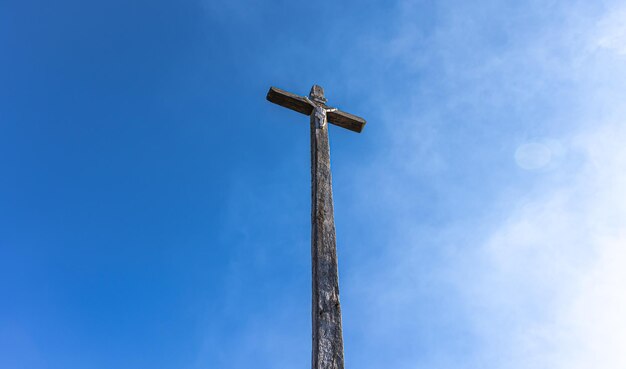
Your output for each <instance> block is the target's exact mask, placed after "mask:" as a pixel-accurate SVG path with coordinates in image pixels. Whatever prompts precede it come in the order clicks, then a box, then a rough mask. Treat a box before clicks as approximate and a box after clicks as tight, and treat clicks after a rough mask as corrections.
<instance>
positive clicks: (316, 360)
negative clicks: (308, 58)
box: [267, 85, 365, 369]
mask: <svg viewBox="0 0 626 369" xmlns="http://www.w3.org/2000/svg"><path fill="white" fill-rule="evenodd" d="M267 100H269V101H271V102H273V103H275V104H278V105H280V106H283V107H285V108H289V109H291V110H295V111H297V112H298V113H302V114H305V115H310V116H311V192H312V193H311V200H312V204H311V259H312V267H313V268H312V269H313V308H312V311H311V315H312V318H313V332H312V333H313V334H312V336H313V353H312V360H311V367H312V369H344V365H343V335H342V331H341V306H340V305H339V276H338V271H337V246H336V238H335V217H334V215H333V192H332V183H331V175H330V146H329V144H328V124H327V123H332V124H335V125H337V126H340V127H343V128H346V129H349V130H351V131H355V132H357V133H358V132H361V130H362V129H363V126H365V119H363V118H360V117H357V116H355V115H352V114H349V113H346V112H343V111H341V110H338V109H335V108H331V107H329V106H327V105H326V98H325V97H324V89H323V88H322V87H320V86H317V85H315V86H313V87H312V88H311V93H310V94H309V96H308V97H306V96H298V95H294V94H292V93H289V92H287V91H283V90H281V89H278V88H275V87H270V90H269V92H268V93H267Z"/></svg>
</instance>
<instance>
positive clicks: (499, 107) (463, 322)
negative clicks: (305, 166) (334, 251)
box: [346, 2, 626, 369]
mask: <svg viewBox="0 0 626 369" xmlns="http://www.w3.org/2000/svg"><path fill="white" fill-rule="evenodd" d="M405 3H406V4H405V5H404V6H403V7H401V9H405V10H406V8H407V6H408V5H407V4H409V3H414V2H405ZM491 5H492V6H487V7H486V8H484V9H482V10H477V9H470V8H467V9H461V8H462V6H459V7H458V8H456V9H454V8H453V7H452V8H448V9H445V8H444V7H442V8H441V9H440V10H439V13H437V14H438V16H439V17H440V20H439V21H440V25H439V29H437V27H435V29H434V30H432V31H431V32H430V33H428V34H424V33H420V32H415V27H416V26H414V22H412V21H411V20H410V18H411V13H410V12H409V13H408V14H403V15H402V16H401V17H400V19H403V20H402V21H401V22H398V24H397V32H396V35H397V37H395V38H394V39H393V40H392V41H391V42H390V43H389V45H390V46H389V50H390V51H391V55H393V57H394V58H396V59H398V60H404V61H405V62H406V63H405V64H404V65H403V66H398V68H405V69H406V70H412V71H414V72H415V73H417V74H420V73H422V76H421V78H420V79H416V86H415V87H414V88H413V89H412V90H411V91H410V93H407V96H406V97H404V98H403V102H404V103H408V106H409V108H408V109H405V110H404V112H403V113H401V114H398V113H397V110H396V111H393V112H391V113H390V112H381V116H382V117H383V118H384V122H385V124H387V128H388V131H387V134H388V135H389V138H388V143H389V147H390V148H387V149H385V150H382V151H381V152H380V154H381V156H380V157H379V158H378V159H377V160H376V161H375V162H374V163H372V164H370V165H369V166H366V167H363V168H360V169H359V170H360V171H361V172H360V173H359V176H358V177H359V178H363V177H364V176H365V177H367V176H368V174H371V176H370V177H369V178H368V179H369V180H370V182H369V183H373V186H372V188H374V189H375V190H370V189H364V190H362V191H360V193H359V194H357V195H355V196H356V197H355V198H354V201H355V205H354V207H355V208H356V209H358V210H360V211H361V212H362V213H363V214H367V213H368V211H369V210H371V209H374V211H375V212H376V216H377V217H379V218H382V219H383V221H384V219H387V222H384V224H385V226H387V225H391V226H390V227H389V229H386V230H382V231H381V232H382V233H383V234H384V235H385V236H384V237H381V238H382V239H385V240H386V242H385V244H384V245H379V246H382V247H383V248H384V251H380V252H378V254H377V258H376V260H371V262H370V263H364V264H363V265H354V266H350V267H351V268H352V269H351V270H353V274H352V275H353V276H354V277H353V279H349V281H348V287H346V289H352V290H356V291H357V292H355V293H354V298H355V299H357V300H359V301H365V302H367V303H366V304H360V305H359V308H360V309H355V311H352V313H354V314H359V316H358V317H356V318H353V319H354V322H355V323H354V324H355V325H356V324H357V323H356V322H357V321H358V322H359V323H358V324H359V325H360V328H359V329H360V330H359V334H361V335H363V336H366V337H365V338H364V337H355V338H354V340H355V342H358V345H360V347H367V346H368V345H371V346H372V347H375V346H378V347H379V349H380V350H381V351H382V352H383V353H379V354H373V353H372V352H366V353H353V355H354V357H355V361H358V364H360V366H361V367H372V368H374V367H379V366H380V365H382V364H383V363H387V366H391V365H392V366H393V367H395V368H421V367H424V368H426V367H428V368H447V367H456V368H459V367H463V368H478V367H480V368H502V367H507V368H520V369H521V368H528V369H530V368H533V369H537V368H581V369H583V368H596V367H602V368H609V369H613V368H615V369H618V368H623V367H626V360H625V359H624V355H623V345H624V343H626V318H625V317H624V314H623V313H622V312H623V311H626V293H625V292H624V291H625V290H626V272H625V271H624V270H625V269H624V267H623V266H624V265H626V174H625V173H626V172H624V170H623V168H626V146H625V145H624V142H626V128H625V127H626V124H625V123H626V122H625V120H626V108H625V107H624V103H623V102H624V101H626V90H624V88H623V86H625V85H626V84H625V83H626V58H624V55H625V54H626V52H625V50H626V37H625V35H626V33H625V30H626V28H624V24H626V12H625V9H626V8H623V7H620V6H618V5H616V4H612V3H604V4H599V5H598V6H595V7H593V6H585V5H582V4H577V5H571V4H560V3H558V2H553V3H550V4H545V6H544V5H543V4H541V5H540V4H534V5H533V4H531V2H526V3H525V4H524V5H525V6H527V7H526V8H524V9H517V7H515V6H513V5H512V6H505V5H504V4H495V3H494V4H491ZM409 8H411V7H409ZM546 9H547V11H546V14H544V15H543V16H542V12H544V11H545V10H546ZM518 11H519V12H518ZM500 16H502V17H503V18H505V19H506V18H507V17H508V20H506V21H501V20H498V21H493V19H501V18H500ZM546 17H547V18H546ZM552 17H554V19H549V18H552ZM499 31H501V32H503V34H501V35H499V36H498V35H489V32H499ZM429 47H432V48H435V49H436V51H429V49H428V48H429ZM435 60H438V61H439V64H438V65H437V66H433V65H432V63H433V62H434V61H435ZM427 72H430V74H427ZM424 74H426V75H424ZM436 78H439V81H438V82H436V81H435V79H436ZM429 88H430V91H428V89H429ZM420 99H421V100H427V101H428V102H431V103H433V102H434V101H437V102H438V103H436V104H435V103H433V104H432V105H431V106H426V105H425V104H420V103H419V102H416V101H419V100H420ZM391 104H392V105H393V103H391ZM451 121H452V122H453V123H457V125H456V126H453V125H452V124H451V123H450V122H451ZM407 132H409V133H407ZM487 143H488V144H489V145H490V146H489V147H483V146H481V145H484V144H487ZM455 145H456V146H455ZM481 185H482V186H483V187H482V190H481ZM373 191H376V193H374V192H373ZM372 199H376V200H374V201H373V200H372ZM359 204H367V206H366V205H359ZM381 263H382V265H383V267H381V266H380V265H381ZM357 310H362V312H358V311H357ZM363 322H365V323H363ZM352 328H354V327H352ZM391 337H393V338H394V339H390V338H391ZM391 353H393V354H391ZM381 355H382V356H384V358H382V357H381V358H380V361H377V360H376V359H375V358H377V357H379V356H381ZM368 365H369V366H368Z"/></svg>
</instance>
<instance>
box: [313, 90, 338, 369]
mask: <svg viewBox="0 0 626 369" xmlns="http://www.w3.org/2000/svg"><path fill="white" fill-rule="evenodd" d="M309 98H310V100H312V101H313V102H314V103H316V104H324V103H325V102H326V99H325V98H324V90H323V89H322V88H321V87H320V86H313V88H311V93H310V95H309ZM311 183H312V208H311V223H312V224H311V225H312V230H311V232H312V237H311V257H312V267H313V309H312V315H313V357H312V369H344V363H343V335H342V330H341V306H340V305H339V276H338V270H337V247H336V239H335V218H334V215H333V193H332V187H331V174H330V146H329V143H328V124H327V122H326V121H325V119H322V118H321V117H320V116H319V115H316V114H315V112H313V114H311Z"/></svg>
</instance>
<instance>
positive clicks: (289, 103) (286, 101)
mask: <svg viewBox="0 0 626 369" xmlns="http://www.w3.org/2000/svg"><path fill="white" fill-rule="evenodd" d="M267 100H268V101H271V102H273V103H274V104H278V105H280V106H284V107H285V108H288V109H291V110H294V111H297V112H298V113H302V114H304V115H311V111H313V107H312V106H311V104H309V102H308V101H306V99H305V98H304V97H302V96H298V95H295V94H292V93H290V92H287V91H284V90H281V89H280V88H276V87H270V90H269V91H268V92H267ZM322 105H323V106H324V107H325V108H327V109H330V107H329V106H326V105H324V104H322ZM328 122H329V123H332V124H335V125H337V126H339V127H343V128H346V129H349V130H351V131H354V132H359V133H360V132H361V131H362V130H363V127H365V124H366V123H367V122H366V121H365V119H363V118H361V117H357V116H356V115H352V114H350V113H346V112H344V111H341V110H337V111H334V112H328Z"/></svg>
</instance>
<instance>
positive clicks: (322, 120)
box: [303, 96, 337, 128]
mask: <svg viewBox="0 0 626 369" xmlns="http://www.w3.org/2000/svg"><path fill="white" fill-rule="evenodd" d="M303 97H304V99H305V100H306V101H307V102H308V103H309V104H311V106H313V114H315V116H316V117H317V123H318V124H319V126H318V127H316V128H324V126H326V122H327V121H328V118H327V116H326V113H330V112H334V111H337V108H327V107H325V106H324V105H322V104H321V103H315V102H313V101H311V100H310V99H309V98H308V97H307V96H303Z"/></svg>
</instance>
